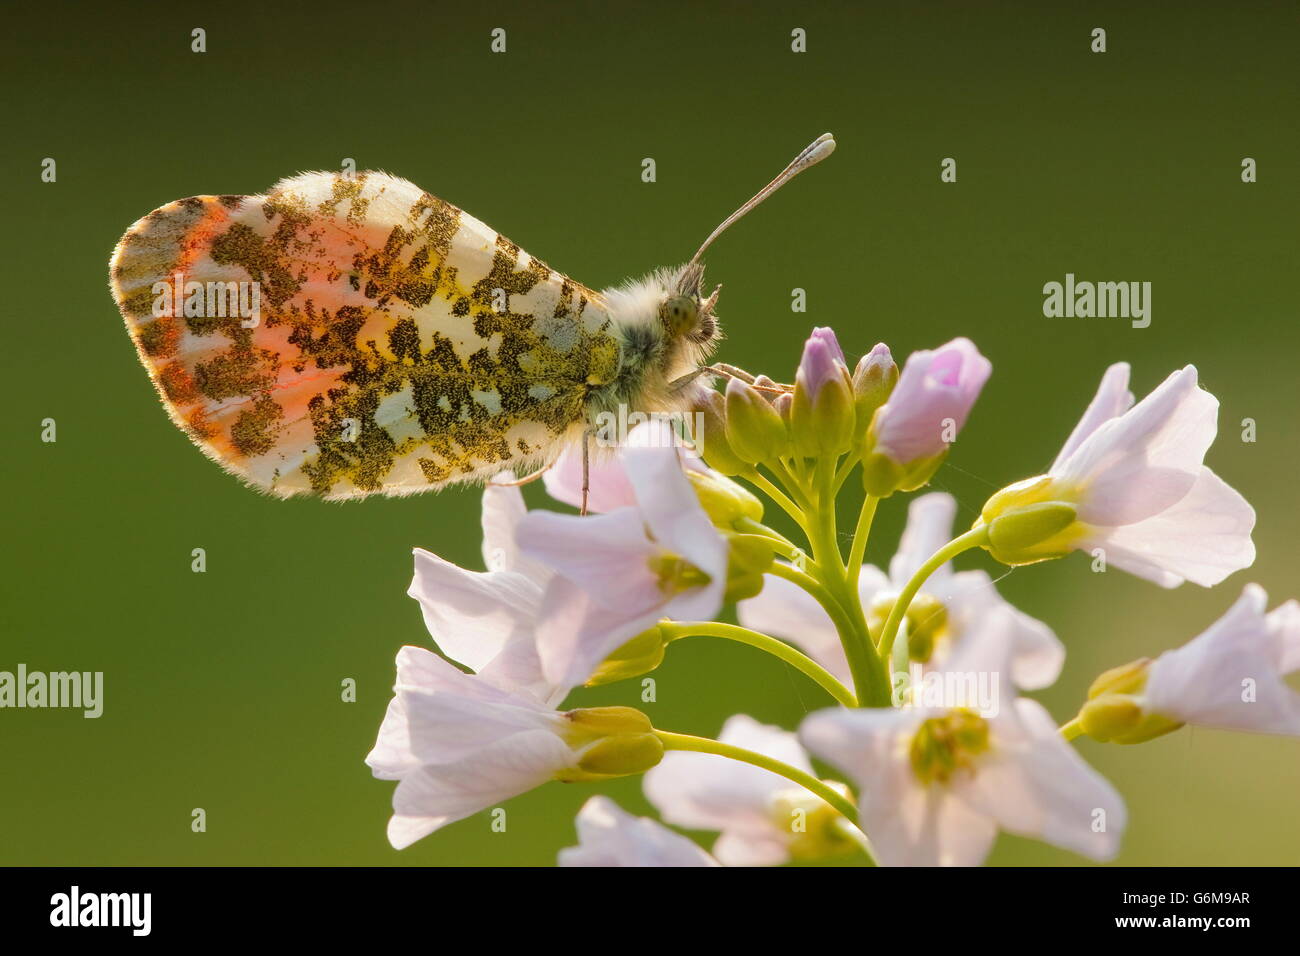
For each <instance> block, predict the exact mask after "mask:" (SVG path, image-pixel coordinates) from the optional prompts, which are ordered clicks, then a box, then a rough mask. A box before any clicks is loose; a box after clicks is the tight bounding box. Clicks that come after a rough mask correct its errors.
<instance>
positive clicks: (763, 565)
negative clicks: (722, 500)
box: [722, 533, 776, 604]
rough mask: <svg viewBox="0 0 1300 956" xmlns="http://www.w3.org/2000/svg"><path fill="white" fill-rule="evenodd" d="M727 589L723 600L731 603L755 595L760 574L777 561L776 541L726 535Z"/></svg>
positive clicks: (759, 535) (757, 537) (760, 583)
mask: <svg viewBox="0 0 1300 956" xmlns="http://www.w3.org/2000/svg"><path fill="white" fill-rule="evenodd" d="M726 537H727V588H726V591H725V592H724V593H723V597H722V599H723V601H725V602H726V603H728V604H732V603H734V602H736V601H745V600H748V599H749V598H752V597H756V596H758V594H759V592H760V591H762V590H763V575H764V574H765V573H766V572H767V570H768V569H769V568H771V567H772V562H773V561H774V560H775V559H776V550H775V542H773V541H772V539H771V538H769V537H767V536H766V535H761V534H735V533H730V534H727V536H726Z"/></svg>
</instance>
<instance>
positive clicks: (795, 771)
mask: <svg viewBox="0 0 1300 956" xmlns="http://www.w3.org/2000/svg"><path fill="white" fill-rule="evenodd" d="M655 736H657V737H658V738H659V739H660V740H661V741H663V745H664V749H665V750H689V751H693V752H695V753H702V754H717V755H718V756H719V757H730V758H731V759H732V760H739V761H741V762H742V763H747V764H752V765H753V766H755V767H762V768H763V769H764V770H770V771H771V772H772V773H775V774H778V775H779V776H782V777H785V778H786V779H787V780H791V781H793V782H794V783H797V784H798V785H799V786H801V787H803V788H804V789H806V790H808V791H810V792H812V793H815V794H816V795H817V796H819V797H821V798H822V799H823V800H825V801H826V802H827V803H829V804H830V805H831V806H832V807H834V808H835V809H836V810H838V811H839V813H840V814H841V815H842V816H843V817H844V818H845V819H846V820H849V821H850V822H852V823H854V824H856V823H857V822H858V808H857V807H855V806H854V805H853V804H852V803H850V802H849V800H848V799H847V798H846V797H844V796H843V795H842V794H840V793H838V792H836V791H835V790H834V789H833V788H831V787H828V786H827V785H826V784H824V783H822V781H820V780H818V779H817V778H816V777H814V776H813V775H812V774H810V773H806V772H804V771H803V770H800V769H799V768H798V767H792V766H790V765H789V764H788V763H783V762H782V761H780V760H776V759H775V758H773V757H769V756H767V755H766V754H761V753H757V752H755V751H753V750H746V749H745V748H744V747H735V746H733V745H731V744H724V743H723V742H722V741H720V740H711V739H709V738H708V737H695V736H692V735H691V734H674V733H669V732H668V731H666V730H657V729H656V730H655Z"/></svg>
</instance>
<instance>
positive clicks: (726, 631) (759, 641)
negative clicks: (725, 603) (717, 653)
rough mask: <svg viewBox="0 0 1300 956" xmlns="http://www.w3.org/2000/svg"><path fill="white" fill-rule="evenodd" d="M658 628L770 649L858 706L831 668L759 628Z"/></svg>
mask: <svg viewBox="0 0 1300 956" xmlns="http://www.w3.org/2000/svg"><path fill="white" fill-rule="evenodd" d="M659 630H660V632H661V633H663V634H664V635H665V636H666V637H667V639H668V640H670V641H675V640H677V639H678V638H682V637H692V636H694V637H720V638H723V639H724V640H728V641H738V642H739V643H741V644H748V645H749V646H750V647H757V648H758V649H759V650H760V651H767V653H769V654H771V655H772V656H773V657H777V658H780V659H781V660H782V661H784V662H785V663H787V664H789V665H790V666H791V667H793V668H795V669H796V670H798V671H800V672H801V673H803V674H804V675H805V676H807V677H809V678H811V679H812V680H813V681H814V682H816V683H817V684H818V685H820V686H821V687H822V689H823V690H825V691H826V692H827V693H828V694H830V695H831V696H832V697H834V698H835V700H836V701H837V702H838V703H840V704H843V705H844V706H845V707H856V706H858V701H857V698H856V697H854V696H853V694H852V693H851V692H850V691H849V689H848V688H847V687H845V686H844V685H843V684H841V683H840V682H839V681H838V680H836V679H835V675H833V674H832V673H831V672H830V671H828V670H826V668H824V667H822V666H821V665H820V664H818V663H817V662H816V661H814V660H813V659H812V658H811V657H808V656H806V655H804V654H801V653H799V651H797V650H795V649H794V648H793V647H791V646H790V645H789V644H786V643H785V642H784V641H778V640H777V639H776V638H774V637H769V636H768V635H766V634H762V633H760V632H758V631H751V630H750V629H749V628H747V627H741V626H739V625H738V624H724V623H722V622H720V621H686V622H679V621H674V622H672V623H671V624H667V623H666V624H661V625H659Z"/></svg>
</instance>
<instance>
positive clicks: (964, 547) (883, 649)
mask: <svg viewBox="0 0 1300 956" xmlns="http://www.w3.org/2000/svg"><path fill="white" fill-rule="evenodd" d="M988 536H989V529H988V526H987V525H980V527H978V528H974V529H972V530H970V531H967V532H966V533H965V534H963V535H960V536H958V537H956V538H953V539H952V540H951V541H949V542H948V543H947V544H945V545H944V546H943V547H942V548H940V549H939V550H938V551H936V552H935V553H934V554H932V555H930V557H929V558H927V559H926V562H925V563H924V564H923V565H921V566H920V567H919V568H917V569H916V573H915V574H913V575H912V577H911V579H910V580H909V581H908V582H907V584H906V585H905V586H904V587H903V590H902V592H901V593H900V594H899V595H898V600H896V601H895V602H894V607H893V609H892V610H890V612H889V619H888V620H886V621H885V627H884V629H883V630H882V631H881V633H880V646H879V647H878V648H877V649H876V650H877V652H878V653H879V655H880V659H881V660H882V661H887V660H889V655H890V653H891V652H892V651H893V649H894V638H895V637H896V636H897V635H898V626H899V625H900V624H902V623H903V616H904V615H905V614H906V613H907V608H908V605H910V604H911V603H912V598H914V597H916V592H917V591H919V590H921V585H922V584H924V583H925V580H926V578H928V577H929V576H930V575H931V574H933V573H934V572H935V571H937V570H939V568H941V567H943V565H944V564H945V563H946V562H948V561H951V560H952V559H953V558H954V557H955V556H956V555H959V554H961V553H962V552H963V551H969V550H970V549H971V548H976V547H979V546H980V545H981V544H983V543H984V542H985V541H987V540H988Z"/></svg>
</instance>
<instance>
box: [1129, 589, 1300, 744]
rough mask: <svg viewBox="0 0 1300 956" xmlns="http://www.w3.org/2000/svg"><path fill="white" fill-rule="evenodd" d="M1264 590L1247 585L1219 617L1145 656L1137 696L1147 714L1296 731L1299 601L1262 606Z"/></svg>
mask: <svg viewBox="0 0 1300 956" xmlns="http://www.w3.org/2000/svg"><path fill="white" fill-rule="evenodd" d="M1267 606H1268V595H1267V594H1266V593H1265V592H1264V589H1263V588H1261V587H1260V586H1259V585H1258V584H1248V585H1246V588H1245V590H1244V591H1243V592H1242V594H1241V597H1240V598H1238V599H1237V602H1236V603H1235V604H1233V606H1232V607H1231V608H1230V609H1229V610H1228V612H1227V613H1226V614H1224V616H1223V617H1221V618H1220V619H1219V620H1217V621H1215V622H1214V624H1212V625H1210V627H1209V628H1208V629H1207V630H1205V631H1204V632H1203V633H1202V634H1200V635H1199V636H1198V637H1196V638H1193V639H1192V640H1191V641H1189V642H1188V643H1187V644H1184V645H1183V646H1182V647H1180V648H1177V649H1176V650H1172V651H1165V652H1164V653H1163V654H1161V655H1160V656H1159V657H1157V658H1156V659H1155V660H1154V661H1152V662H1151V666H1150V669H1149V670H1148V672H1147V679H1146V686H1145V688H1144V689H1143V690H1142V692H1141V693H1140V695H1139V696H1138V698H1137V699H1138V702H1139V703H1140V704H1141V705H1142V709H1143V710H1144V711H1146V712H1148V713H1152V714H1158V715H1160V716H1162V717H1166V718H1169V719H1171V720H1175V721H1178V722H1180V723H1186V724H1194V725H1196V726H1200V727H1217V728H1221V729H1224V730H1244V731H1255V732H1259V733H1270V734H1291V735H1300V693H1297V692H1296V691H1294V690H1292V689H1291V688H1290V687H1289V686H1287V683H1286V680H1285V677H1286V675H1287V674H1291V673H1294V672H1295V671H1296V670H1300V603H1297V602H1296V601H1295V600H1290V601H1287V602H1286V603H1284V604H1281V605H1279V606H1278V607H1276V608H1274V609H1273V610H1272V611H1269V612H1268V613H1265V608H1266V607H1267Z"/></svg>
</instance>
